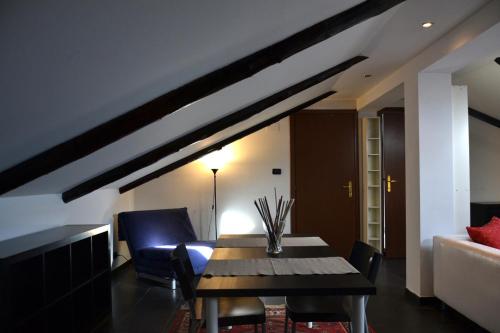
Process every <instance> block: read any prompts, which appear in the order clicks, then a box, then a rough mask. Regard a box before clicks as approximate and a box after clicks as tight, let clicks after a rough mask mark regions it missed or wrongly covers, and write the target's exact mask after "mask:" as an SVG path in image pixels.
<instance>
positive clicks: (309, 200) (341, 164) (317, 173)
mask: <svg viewBox="0 0 500 333" xmlns="http://www.w3.org/2000/svg"><path fill="white" fill-rule="evenodd" d="M290 125H291V131H290V132H291V148H292V149H291V167H292V182H291V183H292V196H293V197H294V198H295V205H294V208H293V210H292V231H293V232H294V233H304V234H315V235H319V236H320V237H321V238H323V239H324V240H325V241H326V242H327V243H328V244H330V245H331V246H333V247H334V248H335V250H336V251H337V253H338V254H339V255H342V256H344V257H348V256H349V253H350V251H351V248H352V245H353V243H354V241H355V240H356V239H358V238H359V209H358V200H359V196H358V162H357V113H356V111H355V110H309V111H301V112H299V113H297V114H295V115H293V116H292V117H291V122H290Z"/></svg>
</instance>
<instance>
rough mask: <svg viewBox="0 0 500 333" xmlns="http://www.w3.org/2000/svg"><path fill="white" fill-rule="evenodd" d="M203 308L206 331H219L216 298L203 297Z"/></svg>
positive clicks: (208, 332) (213, 332)
mask: <svg viewBox="0 0 500 333" xmlns="http://www.w3.org/2000/svg"><path fill="white" fill-rule="evenodd" d="M204 300H205V308H206V309H207V310H206V312H205V314H206V316H207V317H206V319H207V333H218V332H219V321H218V318H219V309H218V302H217V301H218V299H217V298H213V297H205V298H204Z"/></svg>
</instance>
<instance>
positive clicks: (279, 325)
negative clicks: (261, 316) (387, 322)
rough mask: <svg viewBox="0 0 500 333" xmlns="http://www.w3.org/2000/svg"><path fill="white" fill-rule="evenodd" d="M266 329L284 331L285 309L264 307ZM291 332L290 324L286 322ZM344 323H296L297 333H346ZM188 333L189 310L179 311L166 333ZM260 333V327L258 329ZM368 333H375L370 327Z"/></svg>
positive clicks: (236, 332)
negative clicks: (309, 325) (309, 324)
mask: <svg viewBox="0 0 500 333" xmlns="http://www.w3.org/2000/svg"><path fill="white" fill-rule="evenodd" d="M266 316H267V322H266V328H267V333H278V332H279V333H283V332H284V329H285V308H284V307H283V306H266ZM288 325H289V330H288V332H291V322H290V321H288ZM346 327H348V326H347V324H346V323H314V325H313V327H312V328H307V324H306V323H297V333H348V332H349V330H348V329H347V328H346ZM219 331H220V332H228V333H229V332H231V333H254V326H253V325H242V326H233V328H232V329H231V330H228V329H222V328H221V329H220V330H219ZM188 332H189V310H185V309H180V310H178V311H177V313H176V314H175V318H174V320H173V321H172V324H171V325H170V328H169V330H168V333H188ZM204 332H205V329H200V330H199V333H204ZM259 332H260V327H259ZM370 333H375V331H374V330H373V329H372V328H371V327H370Z"/></svg>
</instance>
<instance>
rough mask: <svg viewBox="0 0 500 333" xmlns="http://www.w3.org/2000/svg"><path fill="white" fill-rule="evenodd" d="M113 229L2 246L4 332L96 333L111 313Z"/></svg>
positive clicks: (46, 235)
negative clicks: (95, 328) (111, 245)
mask: <svg viewBox="0 0 500 333" xmlns="http://www.w3.org/2000/svg"><path fill="white" fill-rule="evenodd" d="M109 232H110V229H109V225H68V226H62V227H57V228H52V229H49V230H44V231H41V232H37V233H33V234H30V235H26V236H21V237H17V238H13V239H9V240H6V241H3V242H0V332H13V333H14V332H15V333H18V332H19V333H25V332H30V333H31V332H40V333H49V332H50V333H52V332H69V333H71V332H74V333H80V332H82V333H83V332H91V331H92V329H93V328H94V327H95V326H96V325H97V324H98V323H99V322H101V321H102V320H103V319H105V318H106V317H107V316H108V315H109V314H110V313H111V269H110V261H111V257H110V253H111V252H110V248H109V247H110V244H109Z"/></svg>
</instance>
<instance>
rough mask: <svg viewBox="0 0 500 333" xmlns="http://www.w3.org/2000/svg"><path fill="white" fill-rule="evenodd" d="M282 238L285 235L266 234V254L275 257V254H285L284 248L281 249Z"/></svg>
mask: <svg viewBox="0 0 500 333" xmlns="http://www.w3.org/2000/svg"><path fill="white" fill-rule="evenodd" d="M282 236H283V234H279V235H274V234H271V235H269V234H268V233H266V238H267V247H266V252H267V253H268V254H272V255H275V254H280V253H281V252H283V248H282V247H281V237H282Z"/></svg>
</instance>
